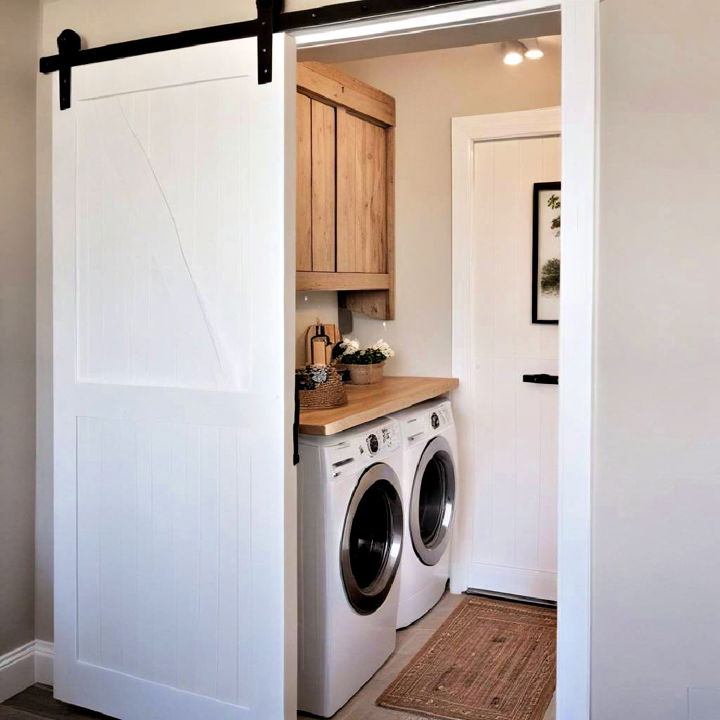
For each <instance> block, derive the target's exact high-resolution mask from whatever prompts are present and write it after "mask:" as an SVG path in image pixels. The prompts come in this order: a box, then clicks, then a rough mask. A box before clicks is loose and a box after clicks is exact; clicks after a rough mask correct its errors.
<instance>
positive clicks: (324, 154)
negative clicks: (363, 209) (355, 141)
mask: <svg viewBox="0 0 720 720" xmlns="http://www.w3.org/2000/svg"><path fill="white" fill-rule="evenodd" d="M310 102H311V105H312V269H313V271H315V272H335V108H334V107H332V106H331V105H326V104H325V103H322V102H319V101H318V100H311V101H310Z"/></svg>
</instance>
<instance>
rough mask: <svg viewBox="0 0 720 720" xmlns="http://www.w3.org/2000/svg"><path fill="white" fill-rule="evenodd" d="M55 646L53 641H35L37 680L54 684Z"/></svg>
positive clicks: (46, 683) (37, 681)
mask: <svg viewBox="0 0 720 720" xmlns="http://www.w3.org/2000/svg"><path fill="white" fill-rule="evenodd" d="M54 658H55V648H54V646H53V644H52V643H51V642H46V641H45V640H36V641H35V682H36V683H42V684H43V685H53V684H54V683H53V659H54Z"/></svg>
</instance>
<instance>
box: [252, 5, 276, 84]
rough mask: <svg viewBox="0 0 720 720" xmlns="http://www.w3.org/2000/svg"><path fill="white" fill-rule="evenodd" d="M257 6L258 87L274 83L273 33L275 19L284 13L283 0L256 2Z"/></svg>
mask: <svg viewBox="0 0 720 720" xmlns="http://www.w3.org/2000/svg"><path fill="white" fill-rule="evenodd" d="M255 4H256V5H257V15H258V17H257V64H258V85H263V84H264V83H269V82H272V61H273V33H274V32H275V19H276V17H277V15H278V14H279V13H280V12H282V0H255Z"/></svg>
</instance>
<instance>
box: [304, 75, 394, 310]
mask: <svg viewBox="0 0 720 720" xmlns="http://www.w3.org/2000/svg"><path fill="white" fill-rule="evenodd" d="M297 83H298V94H297V289H298V290H337V291H339V301H340V303H341V305H342V306H344V307H347V308H348V309H350V310H353V311H355V312H361V313H364V314H366V315H370V316H371V317H376V318H380V319H383V320H391V319H392V318H393V315H394V300H395V298H394V294H395V246H394V199H395V188H394V182H395V164H394V163H395V144H394V127H395V100H394V99H393V98H392V97H390V96H389V95H387V94H385V93H383V92H381V91H380V90H377V89H376V88H373V87H371V86H369V85H367V84H365V83H363V82H361V81H360V80H357V79H356V78H352V77H350V76H348V75H345V74H344V73H342V72H340V71H339V70H337V69H336V68H334V67H332V66H330V65H323V64H321V63H315V62H308V63H299V64H298V80H297Z"/></svg>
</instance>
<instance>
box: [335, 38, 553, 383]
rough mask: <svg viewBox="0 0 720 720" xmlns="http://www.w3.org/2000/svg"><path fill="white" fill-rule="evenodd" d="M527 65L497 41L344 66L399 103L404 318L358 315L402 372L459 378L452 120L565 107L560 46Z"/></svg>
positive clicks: (362, 334)
mask: <svg viewBox="0 0 720 720" xmlns="http://www.w3.org/2000/svg"><path fill="white" fill-rule="evenodd" d="M544 47H545V50H546V55H545V57H544V58H543V59H542V60H539V61H537V62H529V61H528V62H525V63H523V64H522V65H521V66H519V67H514V68H511V67H508V66H507V65H504V64H503V63H502V60H501V57H500V54H499V48H498V46H497V45H476V46H474V47H465V48H453V49H449V50H433V51H429V52H422V53H410V54H407V55H393V56H390V57H385V58H377V59H372V60H358V61H354V62H348V63H343V64H341V65H339V67H341V68H342V69H343V70H345V71H346V72H348V73H350V74H351V75H354V76H356V77H358V78H360V79H361V80H365V81H366V82H368V83H370V84H371V85H375V86H377V87H378V88H380V89H381V90H384V91H385V92H387V93H390V95H393V96H394V97H395V99H396V101H397V132H396V141H397V163H396V165H397V176H396V223H395V225H396V239H395V242H396V254H397V266H396V267H397V312H396V320H395V321H394V322H388V323H387V325H386V326H385V327H384V326H383V323H382V322H380V321H377V320H372V319H370V318H367V317H364V316H362V315H355V316H354V320H355V329H354V333H353V334H354V335H357V336H358V337H359V338H360V340H361V341H363V342H367V343H372V342H374V341H375V340H377V339H378V338H380V337H382V338H384V339H385V340H387V341H388V342H389V343H390V344H391V345H392V346H393V348H394V349H395V350H396V352H397V356H396V357H395V358H394V359H393V360H392V361H390V363H389V364H388V372H389V373H390V374H394V375H449V374H450V373H451V369H452V358H451V345H450V343H451V322H450V320H451V316H450V313H451V293H452V288H451V272H452V266H451V262H452V258H451V243H452V236H451V231H452V226H451V219H452V187H451V135H450V132H451V119H452V118H453V117H457V116H461V115H480V114H483V113H497V112H510V111H513V110H527V109H531V108H539V107H549V106H552V105H558V104H559V103H560V46H559V41H558V39H557V38H553V39H550V40H548V41H546V42H544Z"/></svg>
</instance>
